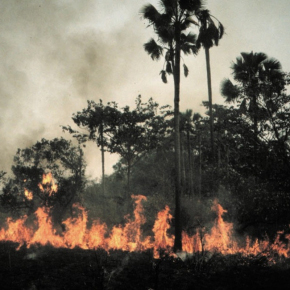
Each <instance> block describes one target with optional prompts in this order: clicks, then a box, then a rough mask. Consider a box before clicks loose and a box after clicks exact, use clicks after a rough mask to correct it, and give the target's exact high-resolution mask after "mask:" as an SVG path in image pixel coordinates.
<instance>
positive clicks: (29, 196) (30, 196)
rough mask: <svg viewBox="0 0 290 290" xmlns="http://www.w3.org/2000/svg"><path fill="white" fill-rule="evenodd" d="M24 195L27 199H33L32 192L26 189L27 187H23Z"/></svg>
mask: <svg viewBox="0 0 290 290" xmlns="http://www.w3.org/2000/svg"><path fill="white" fill-rule="evenodd" d="M24 195H25V197H26V198H27V199H28V200H32V199H33V193H32V192H31V191H28V189H26V188H24Z"/></svg>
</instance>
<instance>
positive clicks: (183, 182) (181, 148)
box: [180, 134, 186, 191]
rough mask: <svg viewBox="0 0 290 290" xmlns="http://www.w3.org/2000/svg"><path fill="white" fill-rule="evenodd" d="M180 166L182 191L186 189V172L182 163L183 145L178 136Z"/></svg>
mask: <svg viewBox="0 0 290 290" xmlns="http://www.w3.org/2000/svg"><path fill="white" fill-rule="evenodd" d="M180 155H181V156H180V166H181V172H182V174H181V187H182V188H183V189H184V191H185V188H186V170H185V161H184V144H183V138H182V135H181V134H180Z"/></svg>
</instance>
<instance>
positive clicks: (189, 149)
mask: <svg viewBox="0 0 290 290" xmlns="http://www.w3.org/2000/svg"><path fill="white" fill-rule="evenodd" d="M187 154H188V175H189V178H188V183H189V195H190V196H191V197H192V196H193V182H192V161H191V159H192V158H191V146H190V136H189V130H187Z"/></svg>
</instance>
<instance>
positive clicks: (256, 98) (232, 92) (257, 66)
mask: <svg viewBox="0 0 290 290" xmlns="http://www.w3.org/2000/svg"><path fill="white" fill-rule="evenodd" d="M231 69H232V71H233V78H234V80H235V81H236V82H237V85H235V84H233V83H232V82H231V81H230V80H229V79H225V80H224V81H223V82H222V84H221V94H222V95H223V96H224V97H225V98H226V102H234V101H240V103H241V104H240V110H241V112H243V113H246V114H247V115H248V116H249V118H250V119H251V120H252V122H253V130H254V137H255V140H254V152H255V153H256V152H257V146H258V135H259V128H258V122H259V120H261V119H262V118H264V117H265V110H264V108H263V107H261V105H260V104H261V98H262V99H263V101H264V102H266V103H267V90H269V88H271V90H273V88H274V84H275V83H279V82H280V81H279V79H280V80H281V78H282V75H283V74H282V72H281V64H280V62H279V61H277V60H276V59H273V58H268V56H267V55H266V54H265V53H262V52H259V53H253V52H250V53H245V52H242V53H241V57H237V59H236V62H234V63H233V64H232V66H231ZM269 84H270V85H269ZM265 87H267V88H268V89H267V90H265ZM280 89H281V88H280V86H279V85H275V90H276V91H277V92H278V91H279V90H280ZM268 104H269V102H268ZM255 155H256V154H255Z"/></svg>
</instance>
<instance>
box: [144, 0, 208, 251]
mask: <svg viewBox="0 0 290 290" xmlns="http://www.w3.org/2000/svg"><path fill="white" fill-rule="evenodd" d="M201 4H202V1H201V0H190V1H188V0H179V1H178V0H161V1H160V8H161V9H160V11H161V12H159V11H158V10H157V9H156V8H155V7H154V6H153V5H152V4H147V5H145V6H144V7H143V8H142V9H141V14H142V16H143V17H144V18H145V19H147V20H148V21H149V25H150V26H152V27H153V29H154V32H155V33H156V35H157V37H158V42H156V41H155V40H154V39H153V38H152V39H151V40H149V41H148V42H147V43H145V44H144V48H145V51H146V52H147V53H148V54H149V55H150V56H151V58H152V59H153V60H158V59H160V58H161V56H162V55H163V52H164V51H165V56H164V57H165V63H164V66H165V69H163V70H161V73H160V74H161V78H162V80H163V82H165V83H166V82H167V74H169V75H170V74H172V75H173V80H174V136H175V138H174V139H175V140H174V143H175V171H176V172H175V174H176V181H175V241H174V250H175V251H179V250H181V249H182V240H181V238H182V237H181V233H182V222H181V205H180V196H181V192H182V188H181V169H180V160H181V156H180V132H179V114H180V112H179V100H180V60H181V52H183V53H184V54H185V55H187V54H189V53H193V54H197V51H198V50H197V47H196V45H195V42H196V35H195V34H193V33H188V34H186V29H187V28H189V27H190V26H191V24H196V22H195V21H194V20H193V19H192V16H193V15H195V13H196V12H197V10H198V9H200V7H201ZM183 67H184V74H185V75H188V68H187V66H186V65H185V64H184V65H183Z"/></svg>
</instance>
